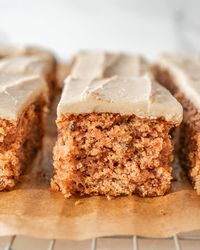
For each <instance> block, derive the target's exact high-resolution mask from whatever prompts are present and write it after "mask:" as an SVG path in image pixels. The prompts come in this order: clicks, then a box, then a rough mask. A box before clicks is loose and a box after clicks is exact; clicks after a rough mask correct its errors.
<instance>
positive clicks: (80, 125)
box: [51, 113, 174, 197]
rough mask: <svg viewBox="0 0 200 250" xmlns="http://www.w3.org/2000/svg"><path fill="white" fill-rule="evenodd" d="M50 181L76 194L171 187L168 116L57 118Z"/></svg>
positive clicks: (145, 192)
mask: <svg viewBox="0 0 200 250" xmlns="http://www.w3.org/2000/svg"><path fill="white" fill-rule="evenodd" d="M57 126H58V139H57V143H56V146H55V148H54V171H55V174H54V177H53V180H52V182H51V186H52V188H53V189H54V190H60V191H61V192H62V193H63V194H64V195H65V196H66V197H69V196H71V195H106V196H107V197H112V196H119V195H131V194H138V195H140V196H159V195H164V194H165V193H166V192H167V191H168V190H169V188H170V182H171V179H172V176H171V171H172V169H171V167H170V166H169V162H171V161H172V159H173V155H172V143H171V139H170V135H169V130H170V128H171V127H173V126H174V124H173V123H172V122H167V121H165V120H164V119H162V118H160V119H145V118H138V117H136V116H134V115H120V114H112V113H91V114H77V115H76V114H70V115H63V116H61V118H59V119H58V120H57Z"/></svg>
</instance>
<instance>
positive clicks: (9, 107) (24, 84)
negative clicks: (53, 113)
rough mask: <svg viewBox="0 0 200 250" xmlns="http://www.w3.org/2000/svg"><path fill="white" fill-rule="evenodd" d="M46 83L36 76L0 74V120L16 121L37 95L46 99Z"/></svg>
mask: <svg viewBox="0 0 200 250" xmlns="http://www.w3.org/2000/svg"><path fill="white" fill-rule="evenodd" d="M47 91H48V89H47V84H46V81H45V80H43V79H42V78H41V77H39V76H37V75H35V76H34V75H31V76H30V75H29V76H25V75H15V76H14V75H8V74H0V119H6V120H12V121H16V120H17V119H18V117H19V115H20V114H21V112H23V111H24V109H25V108H26V107H27V105H29V104H31V103H32V102H33V101H34V100H35V98H37V97H38V96H39V95H43V96H44V98H45V99H46V98H47Z"/></svg>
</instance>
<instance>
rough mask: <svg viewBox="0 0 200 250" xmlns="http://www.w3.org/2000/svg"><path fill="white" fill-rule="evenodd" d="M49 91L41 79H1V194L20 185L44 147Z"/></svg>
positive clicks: (5, 77)
mask: <svg viewBox="0 0 200 250" xmlns="http://www.w3.org/2000/svg"><path fill="white" fill-rule="evenodd" d="M47 94H48V89H47V84H46V81H44V80H43V79H41V78H39V77H38V76H22V75H21V76H19V75H18V76H10V75H3V74H1V75H0V190H1V191H2V190H10V189H12V188H13V187H14V186H15V184H16V183H17V182H18V181H19V179H20V176H21V174H23V172H24V170H25V168H26V167H27V166H28V165H29V164H30V163H31V161H32V160H33V158H34V156H35V155H36V153H37V151H38V149H40V148H41V145H42V136H43V122H44V116H45V113H46V105H47V102H48V98H47Z"/></svg>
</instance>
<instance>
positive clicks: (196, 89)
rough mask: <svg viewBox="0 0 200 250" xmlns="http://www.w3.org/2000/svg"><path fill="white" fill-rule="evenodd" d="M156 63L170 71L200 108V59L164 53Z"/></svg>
mask: <svg viewBox="0 0 200 250" xmlns="http://www.w3.org/2000/svg"><path fill="white" fill-rule="evenodd" d="M156 64H158V65H159V67H161V68H163V69H164V70H167V71H168V72H169V73H170V75H171V77H172V78H173V79H174V84H176V85H177V87H178V89H179V90H180V91H181V92H182V93H183V94H184V95H185V97H186V98H187V99H189V100H190V101H191V102H192V103H193V104H194V105H195V106H196V108H197V109H198V110H200V59H199V58H197V57H192V56H184V55H175V54H163V55H161V56H160V57H159V58H158V59H157V62H156Z"/></svg>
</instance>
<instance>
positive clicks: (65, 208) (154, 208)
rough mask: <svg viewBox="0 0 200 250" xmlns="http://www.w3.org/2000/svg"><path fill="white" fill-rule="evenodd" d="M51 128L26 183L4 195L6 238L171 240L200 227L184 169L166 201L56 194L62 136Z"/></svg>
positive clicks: (199, 206) (197, 202)
mask: <svg viewBox="0 0 200 250" xmlns="http://www.w3.org/2000/svg"><path fill="white" fill-rule="evenodd" d="M53 119H54V118H53ZM53 119H49V120H53ZM47 127H48V133H47V135H46V136H45V140H44V148H43V150H42V151H41V152H39V154H38V156H37V157H36V159H35V161H34V163H33V164H32V166H29V168H28V169H27V171H26V173H25V174H24V176H23V178H22V180H21V183H19V184H18V185H17V186H16V188H15V189H14V190H13V191H10V192H1V193H0V235H2V236H3V235H13V234H23V235H29V236H36V237H40V238H65V239H73V240H81V239H87V238H92V237H98V236H109V235H135V234H136V235H141V236H148V237H155V236H156V237H167V236H172V235H174V234H175V233H179V232H186V231H191V230H197V229H200V197H198V196H197V195H196V193H195V191H193V190H192V188H191V186H190V184H189V183H188V181H187V179H186V178H184V177H181V178H180V175H179V170H178V169H177V173H178V174H177V178H176V179H177V180H176V181H173V184H172V189H171V191H170V192H169V194H167V195H166V196H164V197H158V198H140V197H138V196H132V197H120V198H116V199H113V200H107V199H106V198H104V197H91V198H78V197H77V198H75V197H73V198H70V199H66V198H64V197H63V195H62V194H60V193H59V192H52V191H51V190H50V188H49V181H50V178H51V176H52V153H51V151H52V146H53V145H54V143H55V139H56V136H55V131H54V129H55V128H52V126H50V125H48V126H47ZM181 175H182V174H181Z"/></svg>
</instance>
